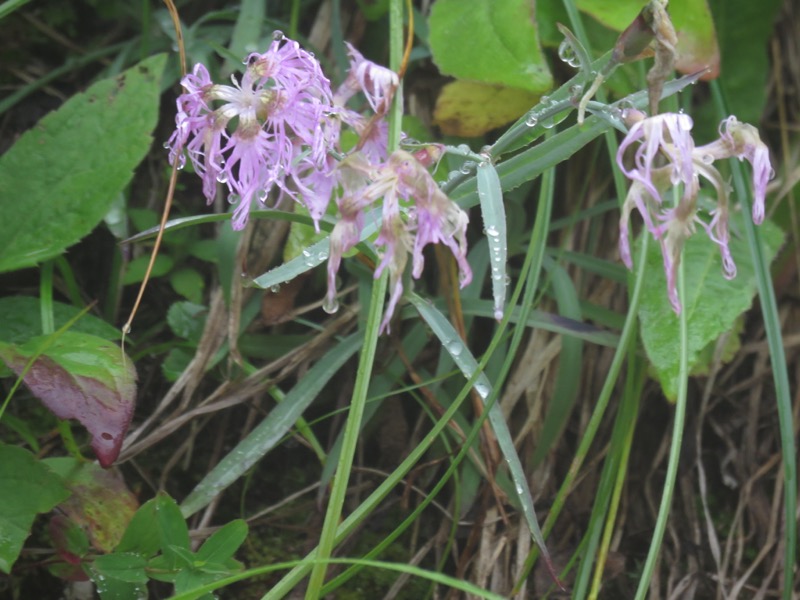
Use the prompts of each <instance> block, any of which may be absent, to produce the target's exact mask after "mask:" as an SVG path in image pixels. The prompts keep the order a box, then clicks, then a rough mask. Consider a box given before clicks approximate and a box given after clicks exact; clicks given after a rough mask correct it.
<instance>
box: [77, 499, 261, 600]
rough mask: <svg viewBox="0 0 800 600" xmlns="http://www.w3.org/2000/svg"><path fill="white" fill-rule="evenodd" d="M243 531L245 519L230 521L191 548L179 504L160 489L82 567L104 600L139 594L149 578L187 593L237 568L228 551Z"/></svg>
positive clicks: (231, 551)
mask: <svg viewBox="0 0 800 600" xmlns="http://www.w3.org/2000/svg"><path fill="white" fill-rule="evenodd" d="M247 531H248V528H247V524H246V523H245V522H244V521H242V520H234V521H231V522H230V523H227V524H226V525H224V526H223V527H221V528H220V529H218V530H217V531H216V532H214V533H213V534H212V535H211V536H210V537H209V538H208V539H207V540H206V541H205V542H204V543H203V544H202V545H201V546H200V548H199V549H198V550H197V552H192V551H191V549H190V543H189V529H188V527H187V525H186V522H185V521H184V519H183V516H182V515H181V511H180V509H179V508H178V505H177V504H176V503H175V501H174V500H173V499H172V498H170V497H169V496H167V495H166V494H163V493H162V494H159V495H157V496H156V497H155V498H153V499H152V500H150V501H148V502H146V503H145V504H143V505H142V506H141V508H139V510H138V511H137V512H136V514H135V515H133V518H132V519H131V521H130V523H129V525H128V528H127V530H126V531H125V534H124V535H123V537H122V540H121V541H120V543H119V545H118V546H117V547H116V549H115V550H114V552H113V553H110V554H106V555H104V556H100V557H98V558H97V559H95V560H94V561H93V562H92V563H91V565H88V567H87V568H88V570H89V574H90V576H91V578H92V580H93V581H94V582H95V583H96V584H97V589H98V591H99V593H100V597H101V598H102V599H103V600H107V599H109V598H110V599H112V600H115V599H116V598H125V597H127V598H130V597H135V596H131V595H129V596H123V595H121V594H134V593H136V592H137V591H138V593H139V594H141V593H142V592H143V590H144V589H145V588H144V584H146V583H147V581H149V579H151V578H152V579H156V580H158V581H165V582H169V583H173V584H174V586H175V593H177V594H180V593H184V592H189V591H191V590H193V589H195V588H197V587H200V586H202V585H205V584H207V583H211V582H213V581H216V580H218V579H222V578H223V577H226V576H229V575H231V574H232V573H235V572H237V571H240V570H241V568H242V565H241V564H240V563H239V562H238V561H236V560H235V559H234V558H233V555H234V554H235V553H236V551H237V550H238V549H239V547H240V546H241V545H242V543H243V542H244V540H245V538H246V537H247ZM203 597H206V596H203ZM208 597H210V596H208Z"/></svg>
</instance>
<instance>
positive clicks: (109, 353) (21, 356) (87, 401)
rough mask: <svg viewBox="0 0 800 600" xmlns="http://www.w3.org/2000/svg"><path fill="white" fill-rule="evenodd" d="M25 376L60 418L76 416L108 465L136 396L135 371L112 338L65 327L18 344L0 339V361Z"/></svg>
mask: <svg viewBox="0 0 800 600" xmlns="http://www.w3.org/2000/svg"><path fill="white" fill-rule="evenodd" d="M34 357H36V360H35V361H34V362H33V364H32V366H31V368H30V369H29V370H28V371H27V373H26V374H25V377H24V382H25V384H26V385H27V386H28V388H30V390H31V392H33V394H34V395H35V396H36V397H38V398H39V399H40V400H41V401H42V402H43V403H44V405H45V406H47V408H48V409H50V410H51V411H52V412H53V414H55V415H56V416H57V417H59V418H61V419H77V420H78V421H80V423H81V424H82V425H83V426H84V427H86V429H87V430H88V431H89V433H90V434H91V436H92V449H93V450H94V451H95V454H96V455H97V458H98V460H99V461H100V464H101V465H102V466H104V467H107V466H109V465H111V463H113V462H114V461H115V460H116V458H117V456H118V455H119V451H120V448H121V447H122V441H123V438H124V436H125V432H126V431H127V430H128V425H129V424H130V421H131V417H132V415H133V408H134V402H135V400H136V371H135V369H134V366H133V363H132V362H131V360H130V359H129V358H128V357H127V356H125V354H124V352H123V351H122V350H121V349H120V348H119V347H118V346H117V345H115V344H113V343H112V342H109V341H106V340H104V339H102V338H99V337H96V336H94V335H90V334H87V333H78V332H73V331H66V332H64V333H62V334H60V335H58V337H56V338H55V339H53V338H52V337H51V336H40V337H35V338H32V339H30V340H29V341H28V342H26V343H24V344H21V345H14V344H7V343H5V342H0V360H2V361H3V362H5V364H6V366H8V368H10V369H11V370H12V371H14V372H15V373H16V374H17V375H18V376H19V375H21V374H22V372H23V370H24V369H25V367H26V365H27V364H28V362H30V360H31V359H33V358H34Z"/></svg>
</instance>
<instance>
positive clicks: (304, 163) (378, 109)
mask: <svg viewBox="0 0 800 600" xmlns="http://www.w3.org/2000/svg"><path fill="white" fill-rule="evenodd" d="M348 50H349V54H350V60H351V64H350V71H349V74H348V76H347V78H346V79H345V81H344V82H343V83H342V85H341V86H340V87H339V89H337V90H336V92H335V93H333V92H332V90H331V86H330V82H329V81H328V79H327V78H326V77H325V76H324V75H323V73H322V69H321V67H320V64H319V62H318V61H317V60H316V59H315V58H314V56H313V55H312V54H310V53H309V52H306V51H305V50H303V49H302V48H301V47H300V45H299V44H298V43H297V42H294V41H292V40H289V39H286V38H285V37H284V36H283V35H282V34H280V33H279V32H276V35H275V36H274V38H273V42H272V43H271V45H270V47H269V49H268V50H267V51H266V52H265V53H264V54H258V53H253V54H251V55H250V56H249V57H248V58H247V60H246V61H245V64H246V69H245V72H244V74H243V75H242V78H241V80H240V81H237V80H236V79H235V78H232V85H218V84H215V83H214V82H213V81H211V78H210V76H209V73H208V70H207V69H206V67H205V66H203V65H202V64H198V65H196V66H195V68H194V70H193V71H192V73H191V74H189V75H186V76H185V77H184V78H183V80H182V82H181V83H182V84H183V87H184V90H185V92H184V93H183V94H181V96H180V97H179V98H178V101H177V105H178V111H177V116H176V129H175V132H174V133H173V135H172V137H171V138H170V139H169V141H168V142H167V144H166V147H167V148H168V149H169V155H170V162H171V163H174V162H175V161H177V162H178V166H179V167H182V166H183V165H184V163H185V160H186V158H185V156H186V155H188V157H189V160H190V161H191V162H192V165H193V166H194V170H195V171H196V172H197V174H198V175H199V176H200V177H201V178H202V180H203V193H204V195H205V197H206V199H207V200H208V202H209V203H211V202H212V201H213V200H214V198H215V197H216V193H217V188H218V184H224V185H225V186H226V188H227V191H228V200H229V201H230V202H231V203H232V204H236V209H235V210H234V214H233V219H232V226H233V228H234V229H242V228H243V227H244V226H245V225H246V224H247V220H248V217H249V212H250V207H251V206H252V205H253V203H254V202H259V203H261V204H265V203H266V201H267V199H268V198H269V195H270V192H271V191H272V190H273V188H277V190H278V191H279V192H280V197H283V196H287V197H290V198H292V199H294V200H295V201H297V202H300V203H301V204H303V205H304V206H305V207H306V208H307V209H308V211H309V213H310V215H311V217H312V218H313V220H314V222H315V224H316V225H317V226H318V224H319V221H320V219H321V218H322V217H323V216H324V215H325V213H326V212H327V210H328V206H329V204H330V201H331V198H335V199H336V204H337V207H338V209H339V213H340V219H339V221H338V222H337V223H336V225H335V227H334V230H333V232H332V234H331V239H330V244H331V248H330V253H329V260H328V294H327V297H326V303H325V306H326V309H327V310H330V311H333V310H335V308H336V300H335V297H336V272H337V271H338V269H339V266H340V264H341V260H342V254H343V253H344V252H346V251H347V250H349V249H350V248H352V247H353V246H355V244H357V243H358V241H359V240H360V238H361V235H362V230H363V227H364V220H365V213H366V211H367V209H369V208H371V207H373V206H375V205H376V204H377V203H378V202H379V201H381V200H382V202H383V205H382V221H381V229H380V234H379V236H378V238H377V239H376V240H375V243H376V245H377V246H379V247H380V248H382V251H383V253H382V258H381V261H380V263H379V265H378V268H377V269H376V272H375V276H376V277H378V276H379V275H380V274H381V273H382V272H383V271H384V270H386V269H388V271H389V274H390V285H391V288H392V292H391V298H390V301H389V305H388V307H387V310H386V315H385V317H384V321H383V325H382V328H383V329H388V326H389V320H390V319H391V316H392V314H393V312H394V309H395V307H396V305H397V302H398V300H399V298H400V295H401V294H402V291H403V285H402V274H403V271H404V269H405V266H406V263H407V256H408V253H409V252H411V253H412V255H413V267H412V275H413V276H414V277H415V278H418V277H419V276H420V275H421V273H422V269H423V266H424V258H423V255H422V249H423V248H424V247H425V246H426V245H427V244H429V243H443V244H445V245H447V246H448V247H449V248H450V249H451V250H452V251H453V253H454V255H455V256H456V259H457V261H458V264H459V268H460V271H461V281H462V285H466V284H467V283H469V281H470V280H471V278H472V273H471V271H470V268H469V264H468V263H467V260H466V251H467V249H466V227H467V223H468V218H467V215H466V213H464V211H462V210H461V209H460V208H459V207H458V206H457V205H456V204H455V203H453V202H452V201H451V200H450V199H449V198H447V196H445V194H444V193H443V192H442V191H441V190H440V189H439V187H438V186H437V185H436V182H435V181H434V180H433V178H432V177H431V175H430V174H429V173H428V171H427V167H428V166H430V163H431V161H430V160H427V159H428V158H430V156H431V154H430V153H431V152H433V153H435V154H439V155H440V152H438V151H435V150H428V151H427V152H426V151H423V152H421V153H418V154H417V155H412V154H409V153H407V152H403V151H395V152H393V153H392V154H391V156H387V131H388V128H387V125H386V123H385V121H384V119H383V116H384V115H385V113H386V112H387V111H388V109H389V106H390V105H391V102H392V99H393V97H394V93H395V90H396V89H397V86H398V85H399V80H398V77H397V74H396V73H394V71H391V70H390V69H387V68H385V67H381V66H379V65H376V64H375V63H373V62H370V61H368V60H366V59H365V58H364V57H363V56H362V55H361V54H360V53H359V52H358V51H357V50H356V49H355V48H353V47H352V46H350V45H349V44H348ZM359 92H361V93H362V94H363V95H364V97H365V98H366V101H367V104H368V105H369V107H370V108H371V109H372V111H373V113H374V114H373V115H372V116H371V117H367V116H364V115H362V114H361V113H359V112H356V111H354V110H351V109H349V108H347V106H346V104H347V102H348V101H349V100H350V99H351V98H352V97H353V96H355V95H356V94H357V93H359ZM343 126H347V127H350V128H352V129H353V130H354V131H355V132H356V134H357V135H358V137H359V140H360V141H359V143H358V145H357V146H356V148H355V149H354V150H353V151H352V152H350V153H349V154H348V155H345V156H344V158H341V156H342V150H341V147H340V145H339V139H340V133H341V129H342V127H343ZM431 148H433V149H435V147H431Z"/></svg>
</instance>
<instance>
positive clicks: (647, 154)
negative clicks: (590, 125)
mask: <svg viewBox="0 0 800 600" xmlns="http://www.w3.org/2000/svg"><path fill="white" fill-rule="evenodd" d="M624 118H626V120H628V121H629V122H631V123H632V125H631V127H630V130H629V131H628V134H627V135H626V136H625V139H624V140H623V142H622V144H621V145H620V148H619V151H618V152H617V164H618V165H619V168H620V169H621V170H622V172H623V173H624V174H625V176H626V177H628V179H630V180H631V181H632V184H631V187H630V189H629V190H628V196H627V198H626V199H625V203H624V204H623V207H622V214H621V216H620V242H619V244H620V257H621V258H622V261H623V262H624V263H625V265H626V266H627V267H628V268H631V267H632V261H631V253H630V246H629V241H628V222H629V219H630V213H631V212H632V210H633V208H634V207H635V208H636V209H637V210H638V211H639V213H640V214H641V215H642V218H643V219H644V222H645V226H646V228H647V230H648V231H649V232H650V233H651V234H652V235H653V237H654V238H655V239H657V240H658V241H659V243H660V245H661V253H662V256H663V258H664V271H665V274H666V278H667V293H668V296H669V300H670V304H672V308H673V309H674V310H675V312H676V313H679V312H680V311H681V305H680V301H679V300H678V292H677V289H676V279H677V269H678V266H679V264H680V259H681V253H682V251H683V246H684V244H685V242H686V240H687V239H688V238H689V237H690V236H691V235H692V234H693V233H694V231H695V225H696V224H698V223H699V224H700V225H701V226H702V227H703V229H704V230H705V231H706V233H707V235H708V236H709V238H710V239H711V240H712V241H713V242H714V243H715V244H717V246H718V247H719V250H720V255H721V257H722V268H723V274H724V275H725V277H726V278H728V279H731V278H733V277H735V276H736V264H735V263H734V261H733V256H732V255H731V252H730V247H729V243H730V235H729V232H728V194H729V186H728V184H727V183H726V182H725V181H724V180H723V178H722V175H721V174H720V172H719V171H718V170H717V169H716V167H714V166H713V163H714V161H715V160H717V159H721V158H730V157H732V156H736V157H738V158H739V159H740V160H741V159H743V158H745V159H747V160H748V161H749V162H750V163H751V164H752V165H753V171H754V177H753V183H754V190H755V194H754V196H755V202H754V205H753V220H754V221H755V222H756V223H760V222H761V221H762V220H763V218H764V195H765V191H766V184H767V181H768V180H769V178H770V177H771V173H772V169H771V167H770V164H769V153H768V151H767V148H766V146H765V145H764V144H763V143H762V142H761V140H760V139H759V137H758V132H757V131H756V129H755V128H754V127H752V126H751V125H747V124H744V123H739V122H738V121H737V120H736V118H735V117H729V118H728V119H726V120H725V121H723V123H722V125H721V127H720V138H719V139H718V140H716V141H714V142H712V143H710V144H707V145H705V146H701V147H699V148H696V147H695V144H694V140H693V138H692V136H691V129H692V126H693V123H692V119H691V118H690V117H689V116H688V115H685V114H674V113H665V114H661V115H656V116H655V117H650V118H645V117H644V115H642V113H639V112H638V111H633V110H631V111H627V112H626V114H625V115H624ZM634 144H636V150H635V152H634V161H633V162H634V166H633V167H632V168H631V169H628V168H626V166H625V163H624V161H623V157H624V154H625V151H626V149H627V148H629V147H631V146H633V145H634ZM701 176H702V177H703V178H704V179H706V180H707V181H709V182H710V183H711V184H712V185H713V186H714V188H715V190H716V192H717V206H716V208H715V209H714V210H712V211H710V213H709V215H710V216H711V219H710V221H708V222H706V221H704V220H703V219H701V218H700V217H699V216H698V215H697V212H698V211H697V194H698V192H699V189H700V177H701ZM675 186H681V187H682V193H681V197H680V199H679V200H678V203H677V205H675V206H670V205H669V204H668V203H667V202H665V200H664V196H665V194H666V193H667V192H668V191H669V190H672V189H673V188H675Z"/></svg>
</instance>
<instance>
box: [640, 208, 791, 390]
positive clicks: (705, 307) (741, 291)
mask: <svg viewBox="0 0 800 600" xmlns="http://www.w3.org/2000/svg"><path fill="white" fill-rule="evenodd" d="M760 231H761V239H762V240H763V241H764V243H765V245H766V249H765V250H766V256H767V257H768V260H770V261H771V260H772V259H773V258H774V257H775V255H776V254H777V252H778V249H779V248H780V246H781V244H782V242H783V233H782V232H781V230H780V228H778V227H777V226H776V225H774V224H772V223H770V222H768V221H767V222H764V224H763V225H762V226H761V229H760ZM730 249H731V253H732V254H733V258H734V260H735V261H736V266H737V270H738V274H737V275H736V277H735V278H734V279H731V280H728V279H725V278H724V277H723V276H722V266H721V261H720V257H719V250H718V247H717V245H716V244H715V243H713V242H712V241H711V240H710V239H709V238H708V237H707V236H705V235H700V234H699V233H698V234H696V235H694V236H692V237H691V238H690V239H689V240H688V241H687V242H686V246H685V247H684V251H683V258H682V260H683V263H684V267H683V268H684V279H685V288H686V291H685V305H684V307H683V310H684V311H686V318H687V321H688V330H689V336H688V356H689V369H690V370H694V369H697V368H698V367H699V365H698V362H699V361H700V360H701V359H702V358H705V360H709V358H708V354H703V352H702V351H703V349H704V348H705V347H706V346H707V345H708V344H710V343H711V342H713V341H714V340H716V339H717V338H718V337H719V336H720V335H722V334H723V333H725V332H726V331H730V330H731V329H732V328H733V327H734V324H735V321H736V319H737V318H738V317H739V315H740V314H742V313H743V312H744V311H746V310H747V309H748V308H750V305H751V303H752V301H753V296H754V295H755V291H756V280H755V271H754V269H753V263H752V258H751V256H750V252H749V250H748V247H747V243H746V241H745V240H743V239H741V238H734V239H732V240H731V242H730ZM646 260H647V280H646V281H645V283H644V289H643V290H642V300H641V305H640V308H639V319H640V321H641V335H642V342H643V343H644V348H645V350H646V352H647V356H648V358H649V359H650V362H651V364H652V366H653V368H654V370H655V372H656V375H657V377H658V380H659V381H660V382H661V387H662V388H663V390H664V394H665V395H666V397H667V398H668V399H670V400H675V398H676V397H677V389H678V371H679V361H680V336H679V335H678V331H679V329H678V316H677V315H676V314H675V313H674V311H673V310H672V308H671V306H670V303H669V300H668V298H667V284H666V278H665V277H664V270H663V262H662V258H661V251H660V248H659V245H658V244H652V245H651V246H650V247H649V248H648V253H647V259H646Z"/></svg>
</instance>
